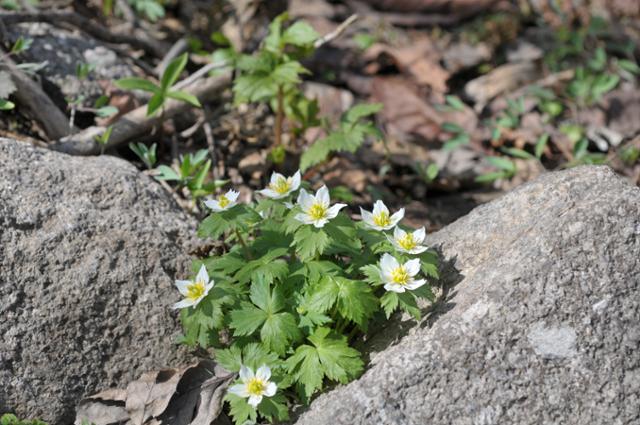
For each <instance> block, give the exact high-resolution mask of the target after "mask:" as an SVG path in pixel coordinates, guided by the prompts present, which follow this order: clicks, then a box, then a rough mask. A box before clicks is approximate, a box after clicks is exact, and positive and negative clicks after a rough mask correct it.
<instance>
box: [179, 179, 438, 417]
mask: <svg viewBox="0 0 640 425" xmlns="http://www.w3.org/2000/svg"><path fill="white" fill-rule="evenodd" d="M303 185H304V183H303V182H302V181H301V175H300V171H297V172H296V173H294V174H293V175H291V176H286V175H283V174H280V173H273V174H272V175H271V178H270V180H269V182H268V184H267V186H266V187H265V188H264V189H262V190H259V191H257V194H258V195H260V196H258V197H257V199H255V200H253V201H252V202H250V203H241V202H238V197H239V193H238V192H237V191H234V190H229V191H227V192H226V193H224V194H222V195H220V196H218V197H217V198H216V199H211V200H208V201H206V202H205V205H206V206H207V207H208V208H209V210H210V211H211V214H210V215H209V216H208V217H207V218H206V219H205V220H204V221H203V222H202V223H201V225H200V228H199V229H198V233H199V235H200V236H202V237H209V238H212V239H214V240H221V242H220V244H221V249H220V250H219V252H222V254H220V255H214V256H212V257H209V258H205V259H203V260H202V265H200V264H199V265H198V267H199V271H198V274H197V276H196V277H195V278H194V279H193V280H178V281H176V286H177V287H178V290H179V291H180V293H181V294H182V295H183V296H184V299H183V300H182V301H180V302H178V303H176V304H175V305H174V306H173V307H174V308H177V309H181V320H182V323H183V326H184V336H183V341H184V342H185V343H187V344H190V345H200V346H202V347H203V348H205V349H210V348H215V349H216V350H215V358H216V362H217V363H218V364H220V365H221V366H223V367H224V368H226V369H227V370H229V371H231V372H234V373H238V374H239V379H238V380H237V381H236V382H235V383H234V385H232V386H231V387H230V388H229V390H228V392H227V394H226V395H225V400H226V401H227V402H228V403H229V405H230V410H229V413H230V415H231V416H232V417H233V419H234V421H235V423H236V424H244V423H245V422H246V421H250V422H252V423H255V422H258V421H259V419H258V417H259V416H260V417H262V418H264V419H267V420H269V421H285V420H287V418H288V416H287V415H288V414H287V412H288V406H290V405H294V404H299V403H301V402H303V403H304V402H306V401H307V400H309V399H311V398H312V396H313V395H314V394H315V393H316V392H318V391H320V390H322V388H323V387H324V386H325V385H326V384H327V383H329V382H334V383H335V382H339V383H347V382H349V381H350V380H352V379H355V378H356V377H357V376H358V375H359V374H360V373H361V372H362V370H363V368H364V362H363V361H362V358H361V353H360V352H359V351H358V350H357V349H356V348H354V347H355V346H352V343H353V341H354V339H358V338H361V337H363V336H364V335H365V332H366V329H367V326H368V323H369V321H370V320H372V319H373V318H375V317H381V316H382V317H384V316H386V317H387V318H389V317H390V316H391V315H392V314H393V313H394V312H395V311H398V310H402V311H404V312H406V313H409V314H411V315H412V316H413V317H415V318H416V319H419V318H420V317H421V310H420V305H419V303H418V299H419V298H426V299H429V300H433V299H434V295H433V293H432V292H431V289H430V285H429V284H428V281H427V279H426V278H425V277H432V278H436V277H437V276H438V273H437V257H436V256H435V254H434V253H433V252H430V251H429V250H428V248H427V246H426V245H425V243H424V242H425V238H426V231H425V229H424V227H422V228H420V229H417V230H407V229H406V228H402V227H401V224H400V222H401V221H402V219H403V218H404V212H405V211H404V208H400V209H398V210H397V211H395V212H394V213H391V212H390V211H389V208H387V206H386V205H385V204H384V203H383V202H382V201H380V200H378V201H376V202H375V203H374V205H373V209H372V210H371V211H368V210H365V209H362V208H361V209H360V212H361V215H362V220H359V221H355V220H353V219H352V218H351V217H350V215H349V214H348V213H345V210H344V209H345V207H346V206H347V205H346V204H344V203H339V202H333V203H332V200H331V197H330V193H329V189H328V188H327V187H326V186H321V187H320V188H319V189H318V190H317V191H316V192H315V193H314V192H309V191H308V189H307V188H308V186H306V185H305V186H306V188H303ZM209 273H211V277H215V280H216V286H215V288H214V281H213V279H211V278H210V276H209ZM203 301H204V302H203ZM188 307H191V308H188ZM221 347H225V348H221ZM254 370H255V373H254Z"/></svg>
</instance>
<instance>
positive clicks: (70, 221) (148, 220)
mask: <svg viewBox="0 0 640 425" xmlns="http://www.w3.org/2000/svg"><path fill="white" fill-rule="evenodd" d="M194 229H195V222H194V220H193V219H191V218H190V217H188V216H187V215H186V214H184V213H183V212H182V210H180V209H179V208H178V207H177V206H176V205H175V203H174V202H173V200H172V199H171V197H170V196H169V195H168V194H166V193H165V192H164V190H163V189H162V188H161V187H160V186H159V185H158V184H157V183H155V182H153V181H152V180H151V179H150V178H149V177H147V176H145V175H143V174H141V173H140V172H138V170H136V168H135V167H134V166H132V165H131V164H129V163H127V162H126V161H123V160H120V159H117V158H114V157H109V156H101V157H97V158H80V157H70V156H67V155H64V154H60V153H54V152H51V151H48V150H44V149H38V148H33V147H31V146H29V145H27V144H25V143H20V142H15V141H12V140H8V139H0V299H1V300H2V302H1V303H0V335H2V339H0V383H1V384H0V412H6V411H14V412H16V413H18V414H19V415H21V416H28V417H39V418H42V419H44V420H47V421H49V422H50V423H52V424H69V423H72V422H73V418H74V406H75V405H76V403H77V402H78V401H79V400H80V399H81V398H82V397H83V396H85V395H89V394H93V393H95V392H97V391H98V390H103V389H107V388H109V387H111V386H117V385H124V384H126V383H127V382H129V381H131V380H133V379H134V378H137V377H138V376H139V375H140V374H141V373H142V372H145V371H147V370H155V369H157V368H162V367H166V366H178V365H179V364H180V363H181V361H180V359H182V358H183V356H184V352H183V350H181V349H179V348H177V346H176V345H175V344H173V343H174V341H175V337H176V336H177V334H178V332H179V324H178V323H177V320H176V314H175V313H173V312H172V311H170V309H169V306H170V304H171V303H172V302H175V301H177V300H178V299H179V294H178V293H177V292H176V291H175V289H174V288H173V279H174V276H175V275H176V274H178V275H180V276H186V275H188V274H189V269H190V259H189V257H188V256H187V255H186V252H187V250H188V248H189V245H190V244H191V242H192V240H191V239H190V238H191V237H192V235H194V234H195V231H194Z"/></svg>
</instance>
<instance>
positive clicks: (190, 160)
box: [132, 144, 226, 199]
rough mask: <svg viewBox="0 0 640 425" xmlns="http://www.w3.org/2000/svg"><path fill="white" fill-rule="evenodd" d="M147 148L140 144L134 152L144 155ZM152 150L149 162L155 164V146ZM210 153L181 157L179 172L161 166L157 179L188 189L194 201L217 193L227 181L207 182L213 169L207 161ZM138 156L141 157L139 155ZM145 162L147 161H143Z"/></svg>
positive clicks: (201, 152)
mask: <svg viewBox="0 0 640 425" xmlns="http://www.w3.org/2000/svg"><path fill="white" fill-rule="evenodd" d="M143 146H144V145H143ZM145 148H146V147H145ZM145 148H140V144H138V145H136V148H135V149H134V148H132V150H133V151H134V152H136V150H138V149H139V150H141V152H143V155H144V152H146V151H145V150H144V149H145ZM151 149H152V150H153V155H151V152H150V151H149V154H150V155H149V160H151V159H153V162H155V145H154V146H152V148H151ZM137 153H138V152H136V154H137ZM208 153H209V151H208V150H206V149H201V150H199V151H198V152H196V153H195V154H192V153H189V154H187V155H182V156H180V163H179V165H178V167H177V170H176V169H173V168H171V167H169V166H167V165H160V166H159V167H158V168H156V172H157V173H156V176H155V178H156V179H158V180H164V181H173V182H176V183H177V184H178V187H185V188H187V189H188V190H189V192H190V193H191V196H192V197H193V198H194V199H197V198H199V197H202V196H205V195H209V194H211V193H213V192H215V190H216V189H217V188H218V187H220V186H222V185H224V184H225V183H226V181H224V180H215V181H208V180H207V174H208V173H209V169H210V168H211V160H210V159H206V158H207V155H208ZM138 156H140V155H139V154H138ZM141 158H142V157H141ZM205 159H206V161H205ZM143 161H145V160H144V159H143ZM145 164H146V162H145Z"/></svg>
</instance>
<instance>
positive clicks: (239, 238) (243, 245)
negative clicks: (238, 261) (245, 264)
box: [236, 229, 252, 260]
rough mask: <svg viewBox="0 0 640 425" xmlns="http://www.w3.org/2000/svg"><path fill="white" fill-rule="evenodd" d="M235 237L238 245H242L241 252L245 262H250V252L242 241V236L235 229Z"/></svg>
mask: <svg viewBox="0 0 640 425" xmlns="http://www.w3.org/2000/svg"><path fill="white" fill-rule="evenodd" d="M236 237H237V238H238V242H240V245H242V250H243V251H244V258H245V259H247V260H251V259H252V258H251V252H250V251H249V247H248V246H247V243H246V242H245V241H244V238H243V237H242V234H241V233H240V231H239V230H238V229H236Z"/></svg>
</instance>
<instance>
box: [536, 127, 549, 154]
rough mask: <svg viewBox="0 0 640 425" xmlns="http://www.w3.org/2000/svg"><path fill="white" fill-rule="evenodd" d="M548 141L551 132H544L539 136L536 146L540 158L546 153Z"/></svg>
mask: <svg viewBox="0 0 640 425" xmlns="http://www.w3.org/2000/svg"><path fill="white" fill-rule="evenodd" d="M548 142H549V133H544V134H543V135H541V136H540V137H539V138H538V141H537V142H536V147H535V155H536V158H538V159H540V158H542V154H543V153H544V148H545V147H546V146H547V143H548Z"/></svg>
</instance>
